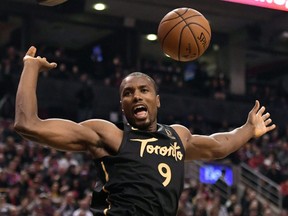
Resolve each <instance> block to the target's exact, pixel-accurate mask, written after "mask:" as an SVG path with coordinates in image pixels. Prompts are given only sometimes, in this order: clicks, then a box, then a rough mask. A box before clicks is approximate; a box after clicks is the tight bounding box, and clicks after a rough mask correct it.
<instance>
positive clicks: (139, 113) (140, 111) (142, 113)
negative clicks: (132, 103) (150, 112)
mask: <svg viewBox="0 0 288 216" xmlns="http://www.w3.org/2000/svg"><path fill="white" fill-rule="evenodd" d="M133 112H134V116H135V117H136V118H138V119H143V118H146V117H147V108H146V107H145V106H143V105H140V106H136V107H134V110H133Z"/></svg>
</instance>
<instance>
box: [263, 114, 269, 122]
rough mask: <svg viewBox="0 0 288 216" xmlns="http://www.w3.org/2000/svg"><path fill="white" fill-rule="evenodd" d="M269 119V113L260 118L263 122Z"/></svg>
mask: <svg viewBox="0 0 288 216" xmlns="http://www.w3.org/2000/svg"><path fill="white" fill-rule="evenodd" d="M269 117H270V113H269V112H267V113H265V114H264V115H263V116H262V118H263V120H264V121H265V120H266V119H268V118H269Z"/></svg>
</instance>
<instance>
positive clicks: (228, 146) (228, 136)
mask: <svg viewBox="0 0 288 216" xmlns="http://www.w3.org/2000/svg"><path fill="white" fill-rule="evenodd" d="M253 130H254V129H253V126H252V125H250V124H247V123H246V124H244V125H243V126H241V127H239V128H236V129H234V130H232V131H230V132H223V133H215V134H212V135H211V137H212V138H214V139H215V140H216V141H217V143H218V145H217V152H218V155H217V157H218V158H223V157H226V156H227V155H229V154H231V153H233V152H235V151H237V150H238V149H239V148H241V147H242V146H243V145H244V144H246V143H247V142H248V141H249V140H250V139H251V138H253V137H254V132H253Z"/></svg>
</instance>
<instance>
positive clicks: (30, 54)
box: [23, 46, 57, 71]
mask: <svg viewBox="0 0 288 216" xmlns="http://www.w3.org/2000/svg"><path fill="white" fill-rule="evenodd" d="M36 51H37V49H36V47H34V46H31V47H30V48H29V49H28V51H27V52H26V55H25V56H24V58H23V62H24V64H26V63H28V62H29V63H33V64H34V65H35V66H37V67H38V70H39V71H47V70H51V69H53V68H56V67H57V64H56V63H55V62H51V63H50V62H48V61H47V59H46V58H45V57H40V56H37V57H35V55H36Z"/></svg>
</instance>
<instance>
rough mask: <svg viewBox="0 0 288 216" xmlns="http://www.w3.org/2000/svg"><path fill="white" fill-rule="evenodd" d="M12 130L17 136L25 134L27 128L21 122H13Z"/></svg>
mask: <svg viewBox="0 0 288 216" xmlns="http://www.w3.org/2000/svg"><path fill="white" fill-rule="evenodd" d="M14 130H15V131H16V132H17V133H19V134H23V133H25V131H26V132H27V131H28V127H27V125H25V124H23V123H22V122H18V121H15V122H14Z"/></svg>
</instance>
